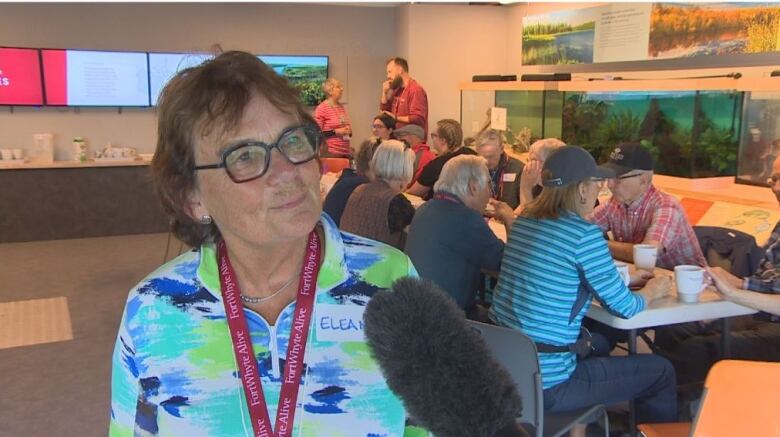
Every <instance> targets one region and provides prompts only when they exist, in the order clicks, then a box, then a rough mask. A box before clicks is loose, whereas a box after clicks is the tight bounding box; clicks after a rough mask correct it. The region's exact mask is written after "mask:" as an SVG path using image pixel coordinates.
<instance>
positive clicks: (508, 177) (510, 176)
mask: <svg viewBox="0 0 780 437" xmlns="http://www.w3.org/2000/svg"><path fill="white" fill-rule="evenodd" d="M515 179H517V173H504V182H514V181H515Z"/></svg>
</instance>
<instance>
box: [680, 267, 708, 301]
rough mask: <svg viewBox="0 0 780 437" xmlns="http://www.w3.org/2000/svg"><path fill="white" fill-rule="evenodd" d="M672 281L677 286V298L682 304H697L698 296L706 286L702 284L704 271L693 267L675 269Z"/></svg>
mask: <svg viewBox="0 0 780 437" xmlns="http://www.w3.org/2000/svg"><path fill="white" fill-rule="evenodd" d="M674 281H675V285H677V297H679V299H680V302H684V303H696V302H698V301H699V295H700V294H701V292H702V290H704V287H706V286H707V284H706V283H705V282H704V269H703V268H701V267H699V266H693V265H681V266H677V267H675V268H674Z"/></svg>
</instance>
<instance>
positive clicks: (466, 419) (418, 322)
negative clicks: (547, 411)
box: [363, 278, 527, 437]
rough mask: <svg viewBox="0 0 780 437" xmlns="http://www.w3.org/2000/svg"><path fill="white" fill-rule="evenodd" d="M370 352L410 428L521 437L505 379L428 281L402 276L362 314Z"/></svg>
mask: <svg viewBox="0 0 780 437" xmlns="http://www.w3.org/2000/svg"><path fill="white" fill-rule="evenodd" d="M363 319H364V322H365V334H366V338H367V340H368V345H369V348H370V349H371V352H372V354H373V356H374V358H375V359H376V360H377V362H378V363H379V366H380V367H381V369H382V373H383V374H384V376H385V379H386V380H387V385H388V386H389V387H390V389H391V390H392V391H393V392H394V393H395V394H396V395H397V396H398V397H399V398H400V399H401V401H402V402H403V404H404V407H405V408H406V412H407V413H408V414H409V416H410V417H411V418H412V419H413V420H414V421H415V423H416V424H417V425H419V426H421V427H423V428H425V429H427V430H428V431H430V432H432V433H433V434H434V435H435V436H437V437H460V436H463V437H466V436H469V437H473V436H485V437H494V436H497V435H502V436H525V435H527V434H526V433H525V432H524V431H523V430H522V429H521V428H519V426H517V425H516V424H515V420H516V418H517V417H519V416H520V411H521V408H522V407H521V402H520V395H519V394H518V393H517V389H516V388H515V385H514V382H513V381H512V379H511V377H510V375H509V374H508V373H507V372H506V370H504V368H503V367H501V366H500V365H499V364H498V363H497V362H496V361H495V360H494V359H493V358H492V356H491V355H490V351H489V350H488V348H487V346H486V345H485V343H484V341H483V340H482V338H481V337H480V334H479V333H477V332H475V331H474V330H471V329H469V327H468V325H467V324H466V321H465V318H464V314H463V311H462V310H460V308H458V306H457V305H456V304H455V302H454V300H453V299H452V298H450V297H449V296H447V295H446V294H445V293H444V292H443V291H442V290H441V289H439V288H438V287H437V286H436V285H434V284H433V283H432V282H430V281H424V280H420V279H414V278H403V279H399V280H398V281H396V282H395V283H394V284H393V286H392V289H391V290H385V291H380V292H378V293H376V294H375V295H374V296H373V297H372V298H371V300H370V302H369V304H368V307H367V308H366V310H365V313H364V315H363Z"/></svg>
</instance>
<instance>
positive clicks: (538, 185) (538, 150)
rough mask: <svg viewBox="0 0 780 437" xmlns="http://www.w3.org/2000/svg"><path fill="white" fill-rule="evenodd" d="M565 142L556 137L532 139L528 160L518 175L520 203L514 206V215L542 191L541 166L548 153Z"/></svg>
mask: <svg viewBox="0 0 780 437" xmlns="http://www.w3.org/2000/svg"><path fill="white" fill-rule="evenodd" d="M565 145H566V143H564V142H563V141H561V140H559V139H558V138H544V139H541V140H537V141H534V143H533V144H531V147H530V148H529V149H528V162H527V163H526V164H525V166H524V167H523V173H522V174H521V175H520V205H518V206H517V208H515V215H519V214H520V213H521V212H522V211H523V205H528V204H529V203H531V201H532V200H534V199H536V198H537V197H538V196H539V194H540V193H541V192H542V166H543V165H544V161H545V160H546V159H547V157H548V156H550V154H551V153H552V152H553V151H555V150H556V149H558V148H559V147H563V146H565Z"/></svg>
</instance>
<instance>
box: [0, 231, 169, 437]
mask: <svg viewBox="0 0 780 437" xmlns="http://www.w3.org/2000/svg"><path fill="white" fill-rule="evenodd" d="M166 239H167V234H149V235H132V236H121V237H105V238H89V239H79V240H59V241H44V242H30V243H9V244H0V303H7V302H15V301H27V300H32V299H48V298H55V297H64V298H65V299H67V310H68V311H69V313H70V314H69V316H70V321H71V325H72V326H71V328H72V332H73V340H66V341H57V342H52V343H45V344H35V345H30V346H16V347H10V348H6V349H0V437H39V436H40V437H44V436H45V437H50V436H68V437H70V436H73V437H76V436H78V437H82V436H83V437H87V436H105V435H106V434H107V432H108V417H109V398H110V375H111V353H112V350H113V347H114V340H115V338H116V330H117V327H118V326H119V321H120V318H121V315H122V309H123V307H124V303H125V300H126V298H127V293H128V291H129V289H130V287H132V286H133V285H135V284H136V283H137V282H138V281H140V280H141V279H142V278H143V277H144V276H146V275H147V274H148V273H150V272H151V271H152V270H154V269H155V268H156V267H158V266H159V265H161V264H162V261H163V257H164V255H165V247H166ZM178 248H179V245H178V243H177V244H176V245H175V247H173V248H172V250H177V249H178Z"/></svg>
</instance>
